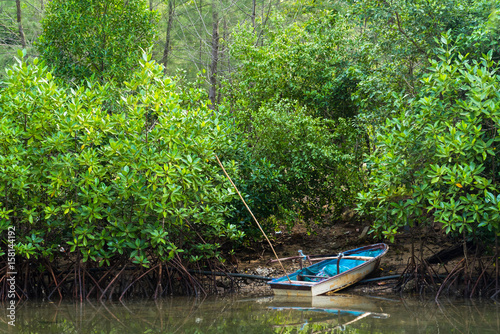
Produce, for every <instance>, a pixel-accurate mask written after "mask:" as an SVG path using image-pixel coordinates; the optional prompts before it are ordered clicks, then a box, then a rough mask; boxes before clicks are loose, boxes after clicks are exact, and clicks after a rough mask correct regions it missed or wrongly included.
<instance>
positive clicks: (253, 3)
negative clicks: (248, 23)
mask: <svg viewBox="0 0 500 334" xmlns="http://www.w3.org/2000/svg"><path fill="white" fill-rule="evenodd" d="M256 1H257V0H252V16H251V19H252V27H253V33H254V34H255V8H256V7H257V3H256Z"/></svg>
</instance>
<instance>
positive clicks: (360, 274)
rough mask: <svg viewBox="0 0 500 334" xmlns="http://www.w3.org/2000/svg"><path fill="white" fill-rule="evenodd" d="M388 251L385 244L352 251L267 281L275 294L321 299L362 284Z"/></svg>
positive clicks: (323, 259)
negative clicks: (360, 282) (328, 293)
mask: <svg viewBox="0 0 500 334" xmlns="http://www.w3.org/2000/svg"><path fill="white" fill-rule="evenodd" d="M388 250H389V246H387V245H386V244H383V243H379V244H374V245H370V246H365V247H361V248H356V249H352V250H349V251H346V252H344V253H340V254H339V255H337V256H333V257H326V258H321V259H316V260H322V261H320V262H318V263H315V264H313V265H310V266H309V267H305V268H302V269H300V270H298V271H296V272H294V273H293V274H289V275H285V276H282V277H280V278H276V279H273V280H271V281H269V282H268V284H269V285H270V286H271V288H272V289H273V291H274V294H275V295H278V296H279V295H285V296H289V297H295V296H297V297H306V296H318V295H322V294H325V293H327V292H335V291H338V290H341V289H344V288H346V287H348V286H350V285H352V284H354V283H357V282H359V281H360V280H362V279H363V278H364V277H366V276H367V275H368V274H370V273H371V272H372V271H374V270H375V269H376V268H377V267H378V266H379V265H380V259H381V257H382V256H384V255H385V254H386V253H387V251H388Z"/></svg>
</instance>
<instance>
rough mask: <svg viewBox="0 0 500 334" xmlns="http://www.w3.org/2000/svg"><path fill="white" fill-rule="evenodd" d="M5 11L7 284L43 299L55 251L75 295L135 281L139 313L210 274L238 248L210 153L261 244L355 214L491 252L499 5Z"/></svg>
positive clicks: (244, 225) (237, 230) (391, 228)
mask: <svg viewBox="0 0 500 334" xmlns="http://www.w3.org/2000/svg"><path fill="white" fill-rule="evenodd" d="M16 4H17V5H18V6H14V4H9V3H2V4H1V5H0V18H2V20H1V22H2V23H0V44H1V50H3V51H4V52H3V54H2V55H1V56H2V59H1V61H2V62H3V63H5V66H6V68H7V70H6V72H5V74H3V75H2V76H1V78H2V81H1V83H0V126H1V128H2V131H1V134H0V136H2V139H1V141H0V150H1V152H0V179H1V183H0V215H1V216H0V219H1V221H0V231H2V232H3V231H6V230H7V228H8V227H9V226H15V227H16V231H17V235H16V236H17V240H16V242H17V245H16V251H17V256H18V258H19V261H22V265H23V266H24V267H25V269H26V270H27V271H29V272H30V275H27V277H26V278H25V280H26V282H24V284H25V286H28V282H36V281H37V279H38V278H37V277H42V280H43V279H44V278H43V277H45V276H44V275H48V274H47V273H50V274H51V276H52V277H51V278H50V279H48V280H47V283H44V284H47V286H48V287H50V288H48V289H45V290H50V291H52V292H54V291H56V290H58V291H59V293H62V292H61V289H62V290H63V292H64V288H63V287H64V285H61V284H60V283H59V284H58V283H57V281H59V280H61V279H62V280H63V281H64V280H66V279H67V277H68V275H66V276H65V277H64V276H57V278H56V276H55V274H54V273H55V271H56V270H57V269H62V268H58V264H57V261H58V260H61V259H67V258H68V254H69V255H70V256H69V258H70V259H71V261H69V262H70V265H69V267H68V264H67V263H66V269H67V270H69V269H68V268H71V270H72V271H73V272H74V283H73V285H72V286H71V288H67V289H72V291H73V293H74V295H79V296H80V297H81V296H88V295H90V294H91V292H92V290H94V292H97V290H100V291H99V293H100V295H108V296H110V295H111V294H112V292H109V293H108V294H107V290H108V288H110V287H111V286H113V284H115V282H116V279H117V277H119V276H120V274H121V273H122V271H123V270H124V269H125V268H126V265H128V264H130V265H138V267H137V268H139V269H138V270H139V272H140V273H142V274H134V275H135V276H133V277H132V278H131V279H129V281H128V282H125V283H124V282H122V283H121V284H122V285H121V286H122V288H121V290H122V291H126V290H127V289H129V288H130V286H131V285H132V284H133V283H135V282H136V281H137V280H139V279H141V278H142V277H150V278H151V280H153V281H155V283H156V285H154V286H152V287H151V289H152V291H153V292H154V294H155V296H156V295H157V294H158V293H159V291H160V290H159V287H161V286H166V285H167V282H169V283H168V284H170V288H171V289H170V290H169V291H167V289H162V290H161V292H162V293H167V292H169V293H170V292H172V291H173V290H175V289H174V288H172V284H171V282H172V277H174V276H175V275H178V276H180V277H182V278H185V279H186V280H187V281H189V282H193V281H192V278H191V276H190V274H189V273H188V271H186V269H187V268H189V267H207V266H208V267H210V268H213V266H214V265H215V264H216V263H219V265H220V263H221V262H224V257H226V256H228V255H229V254H230V253H231V252H232V249H233V248H234V247H235V246H238V245H240V244H241V243H245V242H249V241H250V240H253V239H255V238H258V235H259V234H258V230H257V229H256V227H255V226H254V225H253V223H252V221H251V220H250V216H249V215H248V213H247V212H246V211H245V209H244V207H243V205H242V204H241V203H240V202H239V201H238V200H237V198H236V197H235V196H234V192H233V190H231V189H230V185H229V183H228V181H227V180H225V178H224V177H223V174H222V173H221V170H220V168H219V167H218V165H216V161H215V159H214V158H215V154H217V155H218V156H220V157H221V159H222V161H223V163H224V164H225V166H226V168H228V169H229V171H230V173H231V175H232V176H234V179H235V181H236V184H237V186H238V187H239V189H240V190H241V191H242V192H243V194H244V196H245V198H246V199H247V201H248V204H249V205H250V207H251V208H252V209H253V210H254V213H255V214H256V215H257V216H258V217H259V218H260V219H261V220H262V221H263V223H264V226H265V228H266V230H267V231H271V230H272V229H274V228H278V227H279V225H286V226H288V227H292V226H293V224H294V223H295V222H296V221H298V220H299V219H300V220H301V221H305V222H307V223H313V222H317V221H321V220H324V218H325V217H328V221H329V222H332V223H334V222H335V221H337V220H338V219H340V217H341V215H342V214H343V213H344V212H345V211H346V210H350V209H354V208H356V210H357V213H358V215H359V216H358V218H359V219H365V220H370V221H371V222H373V226H372V227H373V229H372V232H373V235H374V236H376V237H379V238H384V237H387V238H389V239H390V240H393V239H394V237H395V235H397V234H398V233H399V232H400V231H401V230H402V229H403V228H405V227H407V226H409V227H414V226H417V225H418V226H430V225H434V224H437V223H439V224H440V225H439V226H441V227H442V228H443V229H444V232H445V233H448V234H450V235H452V236H455V237H456V236H461V237H462V238H463V240H464V241H466V240H469V239H473V240H474V241H475V242H476V243H482V244H484V248H485V249H486V251H487V252H490V254H497V253H496V252H497V251H498V249H497V248H498V247H494V245H498V241H497V240H498V233H499V232H500V231H499V229H500V226H499V221H500V192H499V184H498V183H499V181H498V177H497V175H498V171H499V170H500V168H499V167H500V166H498V163H497V161H496V158H495V156H496V150H497V147H498V145H499V141H500V137H499V135H498V131H497V127H498V122H499V117H500V95H499V91H500V82H499V81H500V76H499V73H498V68H499V62H500V52H499V44H500V43H499V41H500V22H499V17H498V11H499V9H500V2H499V1H498V0H496V1H491V0H475V1H473V0H447V1H437V0H432V1H418V0H414V1H399V0H396V1H390V2H387V1H373V0H361V1H356V2H353V3H351V2H349V3H347V2H342V1H327V2H323V3H316V2H311V1H285V2H280V3H278V4H274V3H273V2H270V1H269V2H266V1H262V2H257V1H254V2H252V4H251V5H250V6H249V7H245V6H240V4H238V3H236V2H230V1H229V2H228V1H215V0H213V1H211V2H206V3H205V2H202V1H200V2H196V1H194V2H176V1H174V0H169V1H152V0H151V1H149V2H146V1H143V0H133V1H132V0H131V1H127V2H125V3H124V2H122V1H107V2H105V3H103V2H102V1H78V0H75V1H62V0H53V1H51V2H48V3H46V2H43V1H40V2H36V3H35V2H33V3H32V2H28V1H16ZM21 49H23V50H24V51H23V52H21V53H20V54H19V56H18V59H17V60H16V59H15V57H14V56H13V53H15V52H17V51H19V50H21ZM36 57H39V59H38V58H36ZM7 65H9V66H7ZM2 235H4V234H2ZM493 241H496V242H493ZM4 248H5V247H4ZM2 249H3V248H2ZM61 250H64V253H63V252H61ZM2 252H3V251H2ZM495 258H496V256H495ZM63 262H64V261H63ZM66 262H67V261H66ZM20 263H21V262H20ZM33 264H36V265H35V266H33ZM166 264H167V265H168V266H165V265H166ZM99 266H104V267H106V268H108V267H109V268H111V269H109V271H107V272H106V273H105V274H103V275H101V274H97V276H95V275H94V274H90V271H89V270H90V269H96V268H95V267H99ZM28 268H36V269H33V270H28ZM117 268H123V269H122V271H117V270H118V269H117ZM140 268H144V269H140ZM169 268H170V270H173V272H174V273H175V275H174V274H172V272H171V271H168V270H169ZM165 270H167V271H168V274H167V275H165V274H163V271H165ZM58 275H60V274H58ZM86 275H89V276H92V275H94V276H92V280H93V282H92V283H89V282H87V285H88V289H89V290H90V292H87V293H85V292H84V291H85V287H86V286H85V277H86ZM99 275H101V276H99ZM113 275H116V276H113ZM147 275H150V276H147ZM76 277H78V280H80V281H79V283H77V281H78V280H77V279H76ZM82 277H83V281H84V283H83V284H82V282H81V280H82ZM52 279H53V281H51V280H52ZM89 284H90V285H89ZM91 285H92V286H93V288H90V286H91ZM59 286H61V287H62V288H61V289H59ZM82 286H83V289H84V290H83V291H82ZM186 286H190V288H187V287H186ZM186 286H184V287H181V289H183V290H184V291H190V292H194V291H199V290H197V289H198V288H197V287H196V286H197V285H196V284H195V283H192V284H188V285H186ZM104 287H105V288H104ZM125 287H126V288H125ZM33 289H34V290H36V288H33ZM78 289H80V290H79V291H78ZM113 289H114V288H113ZM113 289H112V290H111V291H113ZM186 289H187V290H186ZM67 291H69V290H67ZM25 293H26V294H29V293H30V292H29V291H25Z"/></svg>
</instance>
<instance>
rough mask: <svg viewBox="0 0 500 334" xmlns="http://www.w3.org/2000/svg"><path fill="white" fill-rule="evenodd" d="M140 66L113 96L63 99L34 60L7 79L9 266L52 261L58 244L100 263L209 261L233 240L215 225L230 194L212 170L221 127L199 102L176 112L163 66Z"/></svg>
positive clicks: (81, 90)
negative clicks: (13, 234) (13, 241)
mask: <svg viewBox="0 0 500 334" xmlns="http://www.w3.org/2000/svg"><path fill="white" fill-rule="evenodd" d="M139 63H140V69H139V70H138V71H136V72H135V73H134V74H133V76H132V78H131V80H130V81H128V82H124V83H123V87H122V88H117V87H116V86H113V85H112V84H109V83H107V84H100V83H98V82H92V81H86V85H85V86H80V87H76V88H72V89H70V88H68V86H66V85H65V84H64V83H63V82H61V81H59V80H57V79H54V77H53V75H52V73H51V72H50V71H49V70H48V69H47V67H46V66H45V64H43V63H39V62H38V60H36V59H35V60H34V61H33V63H32V64H30V63H28V62H24V61H19V63H18V64H17V65H16V66H13V67H12V68H10V69H8V73H7V79H6V81H5V82H4V83H3V84H2V87H1V88H0V127H1V131H0V215H1V216H0V219H1V221H0V231H4V230H6V229H7V228H8V226H9V225H13V226H15V227H16V231H17V236H18V239H17V241H18V244H17V246H16V251H17V254H18V255H19V256H21V257H24V258H31V257H43V258H50V259H53V258H54V256H55V255H56V254H58V253H59V248H60V247H61V246H64V248H67V249H69V250H70V251H71V252H77V254H78V253H79V254H80V255H81V257H82V258H83V260H84V261H87V260H92V261H96V262H98V263H99V264H100V265H102V264H104V263H105V264H108V265H109V264H110V261H111V260H112V259H116V258H120V257H125V258H128V259H130V261H132V262H134V263H138V264H142V265H145V266H147V265H148V263H149V262H151V261H152V260H158V261H168V260H170V259H172V258H173V257H174V256H176V254H179V253H181V252H183V253H184V255H185V256H186V257H189V259H190V260H192V261H197V260H201V259H206V258H212V257H215V256H218V252H219V250H218V248H219V246H220V244H221V243H222V242H224V241H226V240H235V239H238V238H241V237H242V236H243V233H242V232H241V231H239V230H238V229H237V228H236V226H235V225H231V224H228V223H227V222H226V219H227V217H228V215H229V214H230V213H231V210H230V206H229V204H228V203H229V202H230V201H232V200H233V198H234V194H233V192H232V190H231V189H230V187H229V186H228V183H227V181H226V180H225V179H224V178H223V176H222V174H221V173H220V169H219V167H218V165H216V163H215V160H214V152H216V151H217V150H218V149H219V148H220V147H222V146H224V145H226V144H227V142H228V141H229V139H230V138H229V136H228V133H229V131H228V129H227V127H226V124H223V123H222V122H221V121H220V120H219V117H218V115H217V113H215V112H214V111H212V110H210V109H209V108H208V107H207V104H206V103H204V102H199V103H198V106H197V107H196V108H192V109H185V108H182V107H181V102H183V101H181V95H179V94H178V93H177V92H176V88H175V82H174V81H173V80H172V79H169V78H164V77H163V75H162V68H161V67H160V66H159V65H157V64H155V63H154V62H152V61H150V60H149V59H148V58H144V59H143V60H142V61H140V62H139ZM110 99H114V100H113V101H110ZM110 102H112V104H113V105H114V107H113V110H112V111H111V110H110V109H109V108H107V106H108V105H109V104H110ZM183 104H184V105H186V104H185V103H183ZM188 105H189V104H188Z"/></svg>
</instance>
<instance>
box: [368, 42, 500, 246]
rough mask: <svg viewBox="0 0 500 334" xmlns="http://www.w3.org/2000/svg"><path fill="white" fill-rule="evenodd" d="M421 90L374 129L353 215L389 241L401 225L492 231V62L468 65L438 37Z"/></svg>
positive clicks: (495, 113)
mask: <svg viewBox="0 0 500 334" xmlns="http://www.w3.org/2000/svg"><path fill="white" fill-rule="evenodd" d="M440 42H441V43H442V47H441V48H440V49H439V50H438V51H439V56H438V59H436V60H432V61H431V67H430V72H429V74H427V75H425V76H424V77H423V79H422V84H423V88H422V90H421V92H420V94H419V96H418V97H417V98H416V99H413V100H411V101H409V104H408V105H406V104H405V103H401V107H400V108H399V110H398V112H397V115H395V117H394V118H391V119H387V121H386V123H385V125H384V126H383V127H382V128H381V129H380V130H379V131H378V135H377V142H376V145H377V150H376V152H374V154H373V155H371V156H370V158H369V169H370V171H371V174H370V179H369V185H370V189H369V190H368V191H366V192H361V193H360V195H359V201H360V203H359V210H360V211H361V212H363V213H365V214H371V215H372V216H373V217H374V218H375V223H374V230H375V232H376V233H377V234H378V235H380V236H381V235H384V236H386V237H389V238H393V237H394V235H395V234H396V233H397V232H398V230H399V229H400V228H401V227H403V226H404V225H406V224H409V225H410V226H413V225H414V224H416V223H423V224H429V223H432V222H439V223H442V224H443V226H444V228H445V231H446V232H447V233H449V232H452V231H453V232H455V231H456V232H458V233H464V234H467V235H473V234H481V233H482V234H486V235H488V234H489V235H491V232H496V233H498V230H499V225H498V223H499V221H500V215H499V212H500V211H499V210H500V205H499V199H500V197H498V196H499V191H498V180H497V175H498V167H499V166H498V162H497V161H496V158H495V155H496V150H497V147H498V142H499V141H500V137H499V135H498V132H497V129H498V124H499V120H500V118H499V117H500V95H499V93H498V92H499V91H500V77H499V76H498V68H499V63H498V62H495V61H493V60H492V55H493V51H490V52H488V54H486V55H483V56H482V57H481V58H479V59H477V60H474V59H472V60H469V59H467V56H463V55H461V54H460V53H458V52H457V51H456V49H455V47H454V46H452V43H451V38H450V37H449V36H448V35H443V36H442V37H441V39H440Z"/></svg>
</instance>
